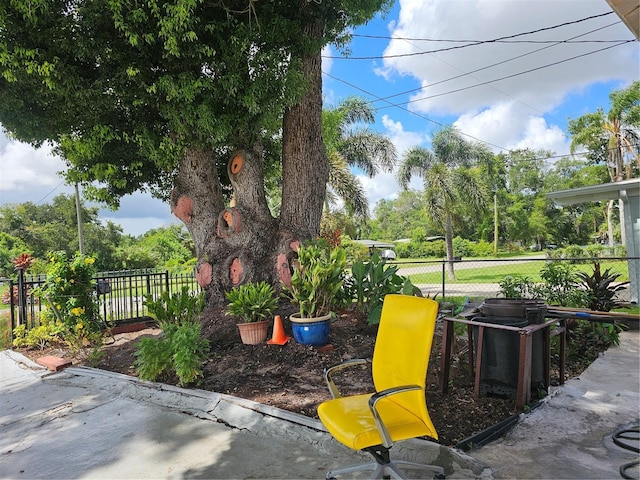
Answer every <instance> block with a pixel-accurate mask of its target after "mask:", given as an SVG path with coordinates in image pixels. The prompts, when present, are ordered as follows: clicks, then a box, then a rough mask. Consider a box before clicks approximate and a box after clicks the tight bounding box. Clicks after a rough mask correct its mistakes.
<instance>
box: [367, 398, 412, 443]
mask: <svg viewBox="0 0 640 480" xmlns="http://www.w3.org/2000/svg"><path fill="white" fill-rule="evenodd" d="M421 388H422V387H420V386H419V385H402V386H400V387H393V388H387V389H386V390H382V391H380V392H377V393H374V394H373V395H371V398H369V408H370V409H371V414H372V415H373V420H374V421H375V422H376V427H378V432H379V433H380V437H381V438H382V445H384V446H385V447H386V448H391V447H392V446H393V440H391V435H389V431H388V430H387V427H385V425H384V422H383V421H382V418H381V417H380V414H379V413H378V409H377V408H376V405H377V404H378V402H379V401H380V400H382V399H383V398H387V397H390V396H391V395H395V394H397V393H404V392H410V391H413V390H420V389H421Z"/></svg>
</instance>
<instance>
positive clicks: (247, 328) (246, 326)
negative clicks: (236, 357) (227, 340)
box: [237, 320, 269, 345]
mask: <svg viewBox="0 0 640 480" xmlns="http://www.w3.org/2000/svg"><path fill="white" fill-rule="evenodd" d="M237 325H238V330H240V338H241V339H242V343H244V344H245V345H258V344H259V343H262V342H264V341H265V340H266V339H267V331H268V330H269V320H263V321H262V322H252V323H238V324H237Z"/></svg>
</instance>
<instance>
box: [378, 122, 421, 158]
mask: <svg viewBox="0 0 640 480" xmlns="http://www.w3.org/2000/svg"><path fill="white" fill-rule="evenodd" d="M382 125H383V126H384V128H385V129H386V130H387V132H386V135H387V137H389V139H390V140H391V141H392V142H393V144H394V145H395V146H396V150H397V151H398V158H400V157H402V155H403V154H404V152H405V151H407V150H408V149H409V148H411V147H414V146H416V145H420V144H422V143H423V142H424V141H425V140H427V138H428V136H427V135H426V134H421V133H418V132H408V131H405V129H404V126H403V125H402V122H399V121H394V120H392V119H391V118H390V117H389V116H388V115H383V116H382Z"/></svg>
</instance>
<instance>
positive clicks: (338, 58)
mask: <svg viewBox="0 0 640 480" xmlns="http://www.w3.org/2000/svg"><path fill="white" fill-rule="evenodd" d="M612 13H613V12H607V13H601V14H599V15H592V16H590V17H586V18H582V19H580V20H574V21H571V22H565V23H561V24H558V25H554V26H551V27H544V28H539V29H537V30H531V31H529V32H522V33H517V34H515V35H507V36H504V37H498V38H494V39H491V40H479V41H475V42H472V43H469V44H467V45H457V46H453V47H447V48H441V49H436V50H427V51H422V52H413V53H401V54H397V55H383V56H367V57H344V56H335V55H323V56H322V58H328V59H333V60H379V59H383V58H402V57H413V56H416V55H426V54H430V53H438V52H445V51H450V50H457V49H460V48H467V47H472V46H477V45H484V44H487V43H496V42H498V41H500V40H507V39H511V38H516V37H521V36H524V35H531V34H534V33H539V32H544V31H546V30H553V29H556V28H561V27H565V26H567V25H573V24H576V23H580V22H584V21H587V20H593V19H594V18H599V17H604V16H606V15H611V14H612ZM616 23H620V21H618V22H616ZM398 39H401V38H398ZM634 41H635V40H634Z"/></svg>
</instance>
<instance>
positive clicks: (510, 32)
mask: <svg viewBox="0 0 640 480" xmlns="http://www.w3.org/2000/svg"><path fill="white" fill-rule="evenodd" d="M607 13H609V14H608V15H604V16H601V15H602V14H607ZM588 17H596V18H591V19H589V20H584V21H579V20H583V19H586V18H588ZM565 23H569V24H568V25H564V26H561V27H558V28H550V27H555V26H558V25H561V24H565ZM533 31H538V32H537V33H529V34H527V35H521V34H523V33H527V32H533ZM354 34H355V36H354V39H353V42H352V43H351V45H350V50H351V52H350V56H351V57H352V58H350V59H342V58H334V57H342V56H343V55H342V52H340V51H337V50H336V49H335V48H327V49H325V51H324V59H323V71H324V72H325V74H326V75H325V76H324V79H323V81H324V85H323V90H324V96H325V104H326V105H327V106H333V105H336V104H338V103H339V102H340V101H341V100H343V99H345V98H347V97H348V96H350V95H358V96H361V97H363V98H365V99H367V100H370V101H372V102H373V105H374V106H375V107H376V108H378V110H377V111H376V123H375V125H373V126H372V128H373V129H375V130H376V131H378V132H381V133H384V134H386V135H388V136H389V137H390V138H391V139H392V141H393V142H394V144H395V145H396V147H397V149H398V152H399V153H400V155H402V153H403V152H404V151H405V150H406V149H407V148H410V147H412V146H416V145H422V146H426V147H428V146H429V142H430V137H431V135H432V134H433V132H434V131H435V130H437V129H438V128H440V127H441V126H442V125H455V126H456V127H457V128H459V129H460V130H461V131H462V132H463V133H464V134H466V135H469V138H470V139H475V140H477V141H482V142H486V143H487V144H488V145H489V146H490V148H491V149H492V150H494V151H495V152H499V151H508V150H509V149H516V148H531V149H535V150H538V149H544V150H550V151H552V152H554V154H555V155H564V154H568V153H569V139H568V138H566V136H565V129H566V124H567V120H568V119H569V118H576V117H578V116H580V115H582V114H584V113H586V112H590V111H594V110H595V109H596V108H598V107H603V108H604V109H605V110H606V109H608V96H609V93H610V92H611V90H615V89H620V88H625V87H626V86H628V85H629V84H630V83H631V82H632V81H634V80H638V79H640V59H639V51H640V44H639V43H638V42H637V41H636V42H632V43H623V42H625V41H629V40H634V37H633V34H632V33H631V32H630V31H629V30H628V29H627V28H626V27H625V26H624V24H623V23H622V22H621V21H620V19H619V18H618V17H617V15H615V13H612V12H611V8H610V7H609V5H608V4H607V2H606V1H605V0H550V1H545V0H538V1H535V2H531V1H526V0H508V1H500V0H397V1H396V3H395V5H394V7H393V9H392V11H391V12H390V13H389V14H388V15H387V16H385V17H381V16H377V17H376V18H375V19H373V20H372V21H370V22H369V23H368V24H367V25H365V26H362V27H360V28H358V29H357V30H355V31H354ZM373 37H382V38H373ZM504 37H510V38H504ZM498 38H504V40H503V41H500V42H488V41H489V40H494V39H498ZM427 39H428V40H427ZM463 40H471V41H478V42H484V43H481V44H480V45H475V46H465V45H467V44H465V43H464V42H462V41H463ZM616 41H617V42H616ZM549 42H553V43H549ZM461 46H464V48H455V49H452V47H461ZM436 49H439V50H441V51H439V52H435V53H423V52H432V51H433V50H436ZM597 50H601V51H600V52H597ZM357 57H369V58H368V59H357ZM411 90H413V91H412V92H410V93H405V94H402V95H398V96H395V97H393V98H390V99H389V102H392V103H393V104H398V105H399V106H390V105H389V103H388V102H385V101H381V100H379V99H380V98H384V97H388V96H391V95H396V94H398V93H401V92H407V91H411ZM425 97H429V98H427V99H425ZM63 168H64V164H63V162H62V160H61V159H59V158H56V157H54V156H52V155H51V154H50V149H48V148H47V147H43V148H40V149H37V150H36V149H33V148H31V147H30V146H28V145H25V144H21V143H18V142H14V141H10V140H8V139H7V137H6V136H5V135H4V134H3V133H1V132H0V203H17V202H25V201H32V202H35V203H46V202H48V201H50V200H51V199H52V198H53V197H54V196H55V195H57V194H59V193H71V192H72V189H71V188H70V187H68V186H65V185H64V183H63V181H62V179H61V178H60V177H59V176H57V175H56V172H57V171H60V170H62V169H63ZM361 181H362V183H363V186H364V187H365V191H366V192H367V194H368V197H369V202H370V206H371V209H372V210H373V206H374V205H375V202H377V201H378V200H379V199H381V198H394V197H395V196H396V195H397V194H398V192H399V188H398V185H397V183H396V182H395V180H394V178H393V174H392V173H385V174H381V175H378V176H377V177H375V178H373V179H370V178H366V177H361ZM419 185H420V183H419V181H418V180H415V181H414V183H413V184H412V186H414V187H419ZM101 217H102V218H104V219H109V220H112V221H114V222H115V223H118V224H120V225H122V227H123V228H124V230H125V232H126V233H131V234H133V235H139V234H141V233H144V232H145V231H146V230H147V229H149V228H154V227H158V226H162V225H168V224H170V223H175V222H176V220H175V219H174V218H173V217H172V216H171V214H170V211H169V207H168V205H166V204H163V203H162V202H160V201H158V200H154V199H152V198H150V197H149V196H148V195H144V194H137V195H134V196H131V197H126V198H124V199H123V201H122V203H121V207H120V209H119V210H118V211H117V212H111V211H108V210H103V211H101Z"/></svg>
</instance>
